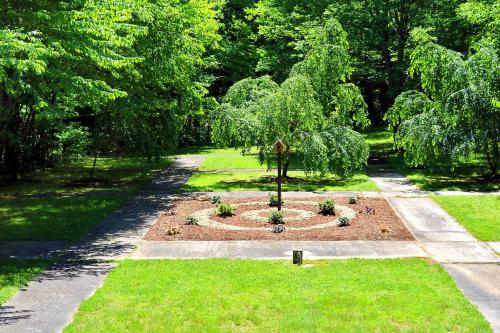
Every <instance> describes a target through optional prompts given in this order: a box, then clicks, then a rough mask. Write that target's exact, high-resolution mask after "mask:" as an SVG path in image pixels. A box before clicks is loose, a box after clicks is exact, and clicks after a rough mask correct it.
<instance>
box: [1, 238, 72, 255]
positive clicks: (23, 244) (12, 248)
mask: <svg viewBox="0 0 500 333" xmlns="http://www.w3.org/2000/svg"><path fill="white" fill-rule="evenodd" d="M70 244H71V242H69V241H0V258H18V259H25V258H55V257H58V256H60V255H61V254H62V253H63V251H64V250H65V249H66V248H67V247H68V246H69V245H70Z"/></svg>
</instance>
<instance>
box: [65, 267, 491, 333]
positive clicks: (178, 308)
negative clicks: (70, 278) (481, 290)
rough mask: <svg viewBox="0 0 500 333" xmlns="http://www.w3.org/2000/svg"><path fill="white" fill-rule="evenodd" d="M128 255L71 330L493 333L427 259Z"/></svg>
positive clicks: (84, 307) (68, 332) (86, 304)
mask: <svg viewBox="0 0 500 333" xmlns="http://www.w3.org/2000/svg"><path fill="white" fill-rule="evenodd" d="M315 263H316V266H315V267H310V268H305V267H297V266H293V265H292V264H291V263H289V262H285V261H251V260H224V259H215V260H178V261H172V260H143V261H134V260H126V261H123V262H122V263H121V264H120V266H119V267H118V268H117V269H115V270H114V271H113V272H111V274H110V275H109V276H108V278H107V280H106V282H105V284H104V286H103V287H102V288H101V289H99V290H97V292H96V293H95V294H94V296H92V297H91V298H90V299H88V300H86V301H85V302H84V303H83V304H81V306H80V309H79V311H78V313H77V314H76V316H75V319H74V322H73V323H72V324H71V325H70V326H68V327H67V328H66V329H65V331H64V332H66V333H72V332H79V333H82V332H93V333H94V332H106V333H112V332H134V333H140V332H239V331H245V332H491V328H490V327H489V325H488V323H487V322H486V321H485V319H484V318H483V317H482V316H481V314H480V313H479V312H478V310H477V309H476V308H475V307H474V306H473V305H471V304H470V303H469V302H468V301H467V300H466V299H465V297H464V296H463V294H462V293H461V292H460V291H459V290H458V288H457V287H456V286H455V284H454V282H453V281H452V279H451V278H450V277H449V276H448V275H447V274H446V272H445V271H444V270H443V269H442V268H441V267H440V266H439V265H437V264H430V263H428V262H426V261H424V260H421V259H409V260H336V261H317V262H315Z"/></svg>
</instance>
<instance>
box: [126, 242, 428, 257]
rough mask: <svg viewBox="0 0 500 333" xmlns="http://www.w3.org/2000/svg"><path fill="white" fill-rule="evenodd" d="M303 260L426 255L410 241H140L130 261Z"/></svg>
mask: <svg viewBox="0 0 500 333" xmlns="http://www.w3.org/2000/svg"><path fill="white" fill-rule="evenodd" d="M294 249H301V250H303V251H304V258H305V259H347V258H368V259H374V258H379V259H382V258H403V257H425V256H427V254H426V253H425V251H423V249H422V248H421V247H420V246H419V244H418V243H417V242H412V241H321V242H317V241H272V240H271V241H269V240H267V241H142V242H141V243H140V244H139V247H138V249H137V251H135V252H134V253H133V254H132V256H131V258H132V259H206V258H233V259H289V260H290V259H291V258H292V250H294Z"/></svg>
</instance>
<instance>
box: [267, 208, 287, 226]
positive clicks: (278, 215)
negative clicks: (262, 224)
mask: <svg viewBox="0 0 500 333" xmlns="http://www.w3.org/2000/svg"><path fill="white" fill-rule="evenodd" d="M267 222H269V223H271V224H284V223H285V221H284V217H283V213H282V212H281V211H279V210H273V211H272V212H270V213H269V217H268V218H267Z"/></svg>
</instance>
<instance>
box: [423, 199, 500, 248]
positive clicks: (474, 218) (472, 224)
mask: <svg viewBox="0 0 500 333" xmlns="http://www.w3.org/2000/svg"><path fill="white" fill-rule="evenodd" d="M432 198H433V199H434V200H435V201H436V202H437V203H438V204H439V205H440V206H441V207H443V208H444V209H445V210H446V211H447V212H448V214H450V215H451V216H453V217H454V218H455V219H456V220H457V221H458V222H460V223H461V224H462V225H463V226H464V227H465V228H467V230H469V231H470V232H471V233H472V234H473V235H474V237H476V238H477V239H479V240H482V241H500V195H494V194H492V195H460V196H451V195H435V196H433V197H432Z"/></svg>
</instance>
